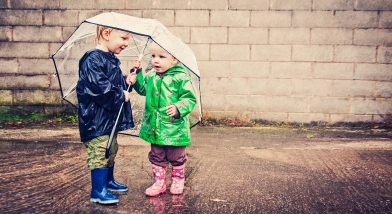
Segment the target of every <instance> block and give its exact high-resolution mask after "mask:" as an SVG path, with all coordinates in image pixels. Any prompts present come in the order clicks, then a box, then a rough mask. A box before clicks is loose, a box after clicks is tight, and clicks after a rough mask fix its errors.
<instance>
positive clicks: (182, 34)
mask: <svg viewBox="0 0 392 214" xmlns="http://www.w3.org/2000/svg"><path fill="white" fill-rule="evenodd" d="M168 29H169V31H170V32H171V33H172V34H173V35H174V36H176V37H178V38H180V39H181V41H183V42H184V43H189V42H190V40H191V29H190V28H189V27H168Z"/></svg>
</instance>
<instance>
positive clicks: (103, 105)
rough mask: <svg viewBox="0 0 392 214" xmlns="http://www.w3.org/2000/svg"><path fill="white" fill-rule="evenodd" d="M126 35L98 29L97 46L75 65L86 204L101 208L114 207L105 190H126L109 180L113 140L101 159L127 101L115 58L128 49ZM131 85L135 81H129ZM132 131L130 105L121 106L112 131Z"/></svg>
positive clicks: (112, 178)
mask: <svg viewBox="0 0 392 214" xmlns="http://www.w3.org/2000/svg"><path fill="white" fill-rule="evenodd" d="M129 38H130V34H129V33H127V32H124V31H120V30H116V29H111V28H108V27H103V26H98V27H97V34H96V39H95V41H96V43H97V46H96V48H95V49H92V50H90V51H87V52H86V53H85V54H84V56H83V57H82V58H81V59H80V61H79V80H78V83H77V86H76V93H77V97H78V102H79V105H78V116H79V132H80V138H81V141H82V142H83V143H84V145H85V146H86V149H87V155H88V157H87V167H88V169H89V170H91V183H92V190H91V195H90V201H92V202H98V203H102V204H111V203H118V201H119V200H118V197H117V196H115V195H112V194H110V193H109V192H108V191H107V190H111V191H117V192H124V191H127V190H128V187H127V186H126V185H124V184H120V183H117V182H116V181H115V180H114V177H113V170H114V159H115V157H116V154H117V150H118V144H117V139H116V137H117V136H116V135H115V136H114V139H113V142H112V145H111V148H110V157H109V158H108V159H106V158H105V150H106V145H107V143H108V140H109V135H110V133H111V130H112V128H113V126H114V123H115V118H116V117H117V114H118V112H119V109H120V107H121V104H122V103H123V102H128V101H129V96H130V93H129V92H127V91H126V89H127V82H126V80H127V79H126V77H125V76H124V75H123V74H122V72H121V70H120V61H119V59H118V58H117V57H116V56H115V55H114V54H119V53H120V52H121V51H122V50H124V49H125V48H126V47H127V46H128V40H129ZM127 81H128V84H129V83H131V84H132V83H134V82H135V81H136V77H130V78H129V80H127ZM132 127H134V124H133V119H132V110H131V105H129V104H128V105H124V107H123V111H122V113H121V117H120V119H119V122H118V126H117V128H116V131H120V130H124V129H128V128H132Z"/></svg>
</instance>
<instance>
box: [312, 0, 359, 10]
mask: <svg viewBox="0 0 392 214" xmlns="http://www.w3.org/2000/svg"><path fill="white" fill-rule="evenodd" d="M353 9H354V0H328V1H325V0H313V10H353Z"/></svg>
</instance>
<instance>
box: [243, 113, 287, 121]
mask: <svg viewBox="0 0 392 214" xmlns="http://www.w3.org/2000/svg"><path fill="white" fill-rule="evenodd" d="M248 115H249V118H250V119H253V120H264V121H270V122H272V123H276V122H277V123H280V122H288V116H287V115H288V113H277V112H262V111H253V112H249V113H248Z"/></svg>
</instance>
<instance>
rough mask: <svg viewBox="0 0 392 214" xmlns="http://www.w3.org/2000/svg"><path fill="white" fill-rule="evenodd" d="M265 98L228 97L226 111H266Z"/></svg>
mask: <svg viewBox="0 0 392 214" xmlns="http://www.w3.org/2000/svg"><path fill="white" fill-rule="evenodd" d="M265 105H266V98H265V96H247V95H226V99H225V111H238V112H243V111H250V112H254V111H265Z"/></svg>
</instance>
